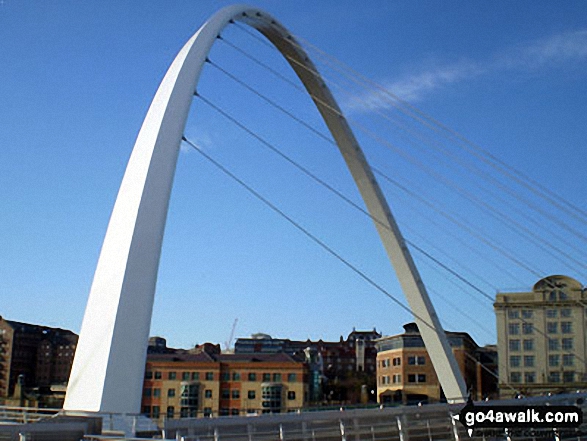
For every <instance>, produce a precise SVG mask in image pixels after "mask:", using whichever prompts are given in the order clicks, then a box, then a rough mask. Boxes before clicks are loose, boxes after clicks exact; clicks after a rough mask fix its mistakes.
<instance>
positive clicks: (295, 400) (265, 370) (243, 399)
mask: <svg viewBox="0 0 587 441" xmlns="http://www.w3.org/2000/svg"><path fill="white" fill-rule="evenodd" d="M211 347H212V348H214V345H212V346H211ZM202 348H205V346H202ZM306 380H307V367H306V364H305V363H304V362H303V361H299V360H296V359H295V358H293V357H292V356H290V355H287V354H285V353H273V354H220V353H216V352H212V353H209V352H206V350H201V351H199V352H198V353H175V354H161V353H158V354H154V353H151V354H148V356H147V365H146V370H145V381H144V388H143V398H142V412H143V413H144V414H146V415H148V416H150V417H151V418H154V419H163V418H195V417H209V416H228V415H235V416H236V415H253V414H262V413H285V412H292V411H297V410H298V409H301V408H302V407H304V405H305V403H306V400H307V396H308V385H307V382H306Z"/></svg>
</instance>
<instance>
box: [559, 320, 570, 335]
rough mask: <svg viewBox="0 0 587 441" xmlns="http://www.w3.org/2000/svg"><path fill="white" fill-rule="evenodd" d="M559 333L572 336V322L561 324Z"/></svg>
mask: <svg viewBox="0 0 587 441" xmlns="http://www.w3.org/2000/svg"><path fill="white" fill-rule="evenodd" d="M561 333H563V334H572V333H573V323H572V322H561Z"/></svg>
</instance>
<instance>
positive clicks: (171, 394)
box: [167, 389, 175, 397]
mask: <svg viewBox="0 0 587 441" xmlns="http://www.w3.org/2000/svg"><path fill="white" fill-rule="evenodd" d="M167 396H168V397H174V396H175V389H167Z"/></svg>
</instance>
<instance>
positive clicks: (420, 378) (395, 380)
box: [379, 374, 426, 385]
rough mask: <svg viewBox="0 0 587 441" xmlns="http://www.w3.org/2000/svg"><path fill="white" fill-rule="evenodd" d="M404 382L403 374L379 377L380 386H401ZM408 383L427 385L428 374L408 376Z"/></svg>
mask: <svg viewBox="0 0 587 441" xmlns="http://www.w3.org/2000/svg"><path fill="white" fill-rule="evenodd" d="M401 382H402V376H401V374H395V375H391V376H390V375H383V376H381V377H379V384H380V385H383V384H399V383H401ZM408 383H426V374H408Z"/></svg>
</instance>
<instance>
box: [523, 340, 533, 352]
mask: <svg viewBox="0 0 587 441" xmlns="http://www.w3.org/2000/svg"><path fill="white" fill-rule="evenodd" d="M533 350H534V340H532V339H529V340H524V351H533Z"/></svg>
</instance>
